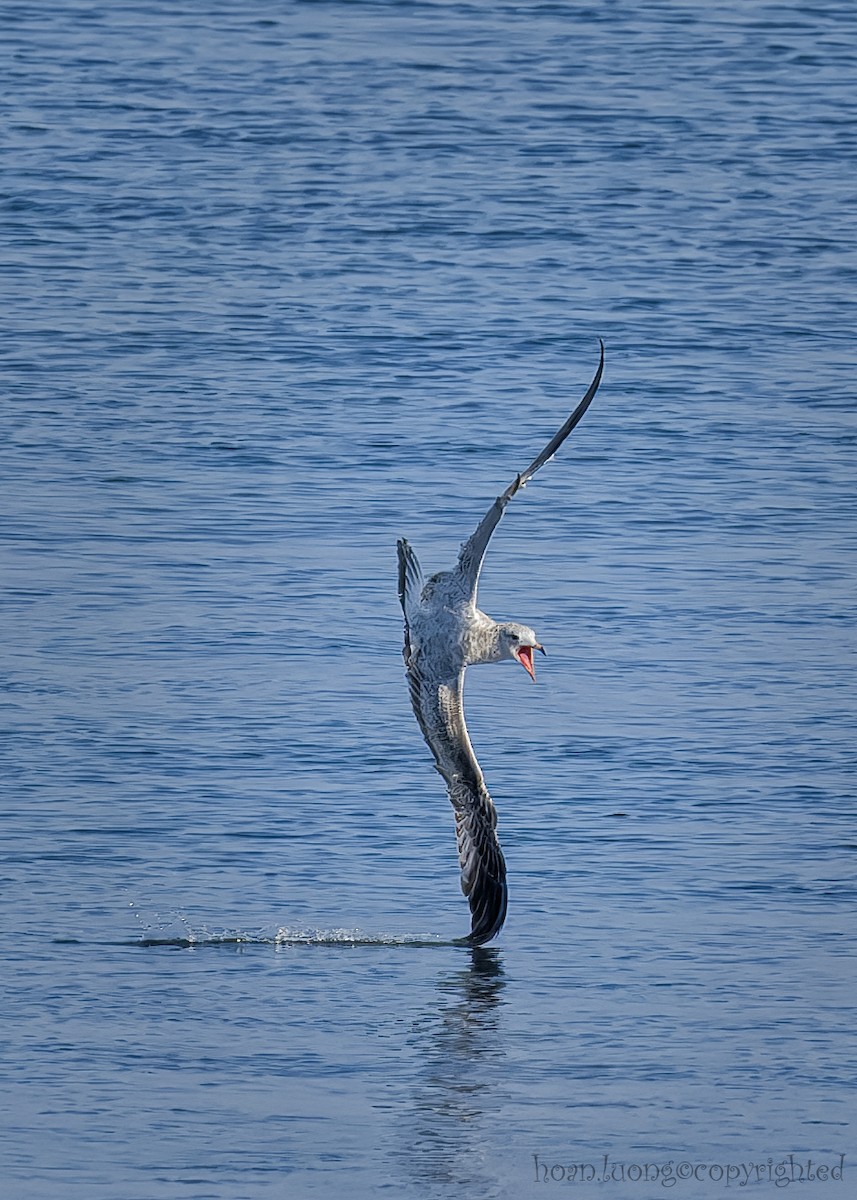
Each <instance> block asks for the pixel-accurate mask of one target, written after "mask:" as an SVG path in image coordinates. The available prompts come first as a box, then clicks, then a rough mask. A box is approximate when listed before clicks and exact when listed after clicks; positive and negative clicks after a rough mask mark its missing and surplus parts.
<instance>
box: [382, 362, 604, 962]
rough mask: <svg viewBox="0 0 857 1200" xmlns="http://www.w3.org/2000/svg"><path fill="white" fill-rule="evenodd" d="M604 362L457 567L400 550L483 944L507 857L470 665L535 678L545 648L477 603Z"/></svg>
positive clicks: (408, 633)
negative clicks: (441, 567) (500, 529)
mask: <svg viewBox="0 0 857 1200" xmlns="http://www.w3.org/2000/svg"><path fill="white" fill-rule="evenodd" d="M600 345H601V357H600V361H599V363H598V370H597V371H596V372H595V377H594V378H593V380H592V383H591V384H590V385H589V388H588V390H587V392H586V395H585V396H584V397H583V399H582V400H581V401H580V403H579V404H578V406H577V408H576V409H575V410H574V412H573V413H572V414H571V416H570V417H569V418H568V420H567V421H566V422H565V424H564V425H563V426H562V428H561V429H559V430H558V431H557V432H556V433H555V434H554V436H553V437H552V438H551V440H550V441H549V442H548V444H547V445H546V446H545V448H544V450H542V452H541V454H539V455H538V457H537V458H535V459H533V461H532V462H531V463H530V465H529V466H528V467H527V469H526V470H525V471H522V472H521V474H520V475H517V476H516V477H515V479H514V480H513V482H512V483H511V484H510V485H509V487H507V488H506V490H505V492H503V494H502V496H498V497H497V499H496V500H495V501H494V503H493V504H492V505H491V507H490V508H489V509H488V512H487V513H486V514H485V516H484V517H483V518H482V520H481V521H480V522H479V525H478V526H477V528H476V532H475V533H474V534H473V535H472V536H471V537H470V538H468V540H467V541H466V542H464V543H463V544H462V547H461V552H460V554H459V556H458V562H457V563H456V565H455V566H454V567H453V569H452V570H451V571H440V572H438V574H436V575H432V576H431V577H430V578H429V579H428V580H427V581H424V580H423V574H422V571H421V570H420V564H419V562H418V561H417V556H416V555H415V554H414V551H413V549H412V548H411V546H410V544H409V543H408V542H407V541H405V539H404V538H402V539H401V540H400V541H399V542H398V551H399V600H400V601H401V604H402V610H403V612H404V614H405V645H404V650H403V651H402V653H403V655H404V659H405V668H406V672H407V679H408V688H409V690H410V696H411V704H412V705H413V709H414V713H415V714H416V718H417V722H418V723H419V727H420V729H421V730H422V733H423V737H424V738H425V740H426V742H427V743H428V747H429V749H430V750H431V752H432V754H433V755H434V759H435V765H436V767H437V770H438V771H439V772H440V774H441V775H442V776H443V778H444V780H445V781H446V787H447V791H448V793H449V799H450V801H451V802H452V808H453V812H454V814H455V832H456V837H457V841H458V858H459V861H460V863H461V890H462V891H463V892H464V894H465V896H466V897H467V899H468V901H469V903H470V915H471V927H470V934H469V935H468V937H467V938H466V939H465V940H466V941H467V942H468V943H469V944H470V945H472V946H481V945H484V943H485V942H490V941H491V939H492V938H494V937H496V936H497V934H498V933H499V932H500V929H501V928H502V925H503V922H504V920H505V919H506V903H507V896H508V890H507V886H506V862H505V859H504V858H503V852H502V850H501V849H500V843H499V841H498V840H497V812H496V809H495V808H494V803H493V801H492V800H491V797H490V795H489V794H488V789H487V787H486V786H485V778H484V776H483V774H482V770H481V768H480V766H479V763H478V762H477V761H476V755H475V754H474V752H473V746H472V745H471V742H470V736H469V734H468V732H467V725H466V724H465V721H464V704H463V693H464V672H465V670H466V668H467V667H472V666H475V665H476V664H477V663H493V662H502V661H503V660H504V659H507V658H508V659H514V660H515V661H517V662H519V663H520V664H521V666H522V667H523V668H524V670H525V671H526V672H527V673H528V674H529V675H530V677H531V678H532V679H533V680H534V681H535V678H536V673H535V669H534V667H533V651H535V650H540V651H541V652H542V654H544V653H545V650H544V647H543V646H542V645H540V643H539V640H538V638H537V637H536V635H535V633H534V632H533V630H532V629H530V628H529V627H528V626H526V625H520V624H519V623H518V622H516V621H499V622H498V621H494V620H492V619H491V617H489V616H487V615H486V614H485V613H484V612H481V611H480V610H479V609H478V608H477V607H476V590H477V587H478V584H479V572H480V570H481V567H482V560H483V558H484V557H485V550H486V548H487V546H488V542H489V540H490V538H491V534H492V533H493V532H494V530H495V528H496V527H497V523H498V522H499V520H500V518H501V517H502V515H503V512H504V510H505V508H506V505H507V504H508V503H509V501H510V500H511V499H512V497H513V496H514V495H515V494H516V493H517V492H519V491H520V490H521V488H522V487H524V486H525V484H527V483H528V482H529V481H530V479H532V477H533V476H534V475H535V473H536V471H538V470H539V468H540V467H543V466H544V464H545V463H546V462H547V461H548V460H549V459H550V458H552V457H553V455H554V454H555V453H556V452H557V450H558V449H559V448H560V446H561V445H562V444H563V442H564V441H565V439H566V438H567V437H568V435H569V434H570V433H571V431H572V429H574V427H575V425H577V423H578V422H579V421H580V419H581V418H582V417H583V414H584V413H585V412H586V410H587V408H588V407H589V405H590V404H591V403H592V399H593V397H594V395H595V393H596V392H597V391H598V385H599V384H600V382H601V375H602V372H603V370H604V343H603V342H601V343H600Z"/></svg>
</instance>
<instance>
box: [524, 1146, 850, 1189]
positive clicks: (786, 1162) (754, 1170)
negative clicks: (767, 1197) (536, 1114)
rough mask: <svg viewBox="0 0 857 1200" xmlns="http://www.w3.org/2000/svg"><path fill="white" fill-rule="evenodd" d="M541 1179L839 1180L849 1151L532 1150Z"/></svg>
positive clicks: (577, 1182) (786, 1183)
mask: <svg viewBox="0 0 857 1200" xmlns="http://www.w3.org/2000/svg"><path fill="white" fill-rule="evenodd" d="M533 1166H534V1169H535V1181H536V1183H557V1184H571V1185H572V1186H578V1187H580V1186H586V1185H587V1184H593V1183H594V1184H598V1183H626V1184H628V1185H629V1186H633V1185H635V1184H640V1183H648V1184H655V1185H656V1186H659V1187H662V1188H673V1187H680V1186H681V1185H682V1184H683V1183H713V1184H718V1185H719V1186H721V1187H727V1188H745V1187H750V1186H751V1185H755V1184H763V1183H769V1184H773V1185H774V1187H778V1188H785V1187H790V1186H791V1185H792V1184H798V1185H800V1184H802V1183H830V1182H833V1183H838V1182H840V1181H841V1180H842V1179H843V1178H844V1174H845V1155H844V1154H840V1155H838V1156H834V1157H832V1158H827V1159H825V1158H810V1157H809V1156H808V1155H804V1154H787V1155H785V1156H781V1157H778V1158H775V1157H773V1156H768V1157H766V1158H763V1159H756V1158H749V1157H748V1158H747V1159H744V1160H740V1161H736V1162H701V1161H695V1160H693V1159H689V1158H670V1159H666V1160H664V1161H662V1162H622V1161H619V1160H618V1159H617V1160H614V1159H612V1158H611V1157H610V1155H609V1154H603V1155H601V1157H600V1158H598V1159H595V1160H592V1159H590V1160H582V1161H578V1162H569V1161H566V1162H560V1161H558V1160H556V1159H554V1160H553V1161H550V1160H548V1159H546V1158H543V1157H542V1156H541V1155H539V1154H534V1155H533Z"/></svg>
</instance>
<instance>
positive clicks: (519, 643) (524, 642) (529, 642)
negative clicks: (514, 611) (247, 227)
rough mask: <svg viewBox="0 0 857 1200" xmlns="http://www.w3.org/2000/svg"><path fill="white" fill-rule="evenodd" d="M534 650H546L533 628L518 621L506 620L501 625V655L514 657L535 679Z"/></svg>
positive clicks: (543, 651)
mask: <svg viewBox="0 0 857 1200" xmlns="http://www.w3.org/2000/svg"><path fill="white" fill-rule="evenodd" d="M534 650H541V652H542V654H544V653H545V652H546V651H545V648H544V646H542V645H541V643H540V642H539V640H538V638H537V637H536V635H535V633H534V632H533V630H532V629H529V628H528V627H527V626H526V625H519V624H518V623H517V622H516V621H505V622H504V623H503V624H502V625H501V626H500V657H501V658H514V659H515V661H516V662H519V663H520V664H521V666H522V667H523V668H524V670H525V671H526V672H527V674H528V675H529V676H530V678H531V679H532V680H533V681H535V678H536V672H535V669H534V668H533V651H534Z"/></svg>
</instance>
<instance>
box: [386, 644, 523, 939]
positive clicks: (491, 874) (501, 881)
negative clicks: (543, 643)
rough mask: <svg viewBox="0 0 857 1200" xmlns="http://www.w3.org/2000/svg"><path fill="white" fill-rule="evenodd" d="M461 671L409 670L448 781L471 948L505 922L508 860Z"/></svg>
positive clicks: (419, 711)
mask: <svg viewBox="0 0 857 1200" xmlns="http://www.w3.org/2000/svg"><path fill="white" fill-rule="evenodd" d="M463 683H464V672H463V671H461V672H460V674H459V675H458V676H457V677H456V678H453V679H450V680H441V681H438V680H427V679H424V678H423V677H422V676H421V674H420V671H419V668H418V667H417V666H416V665H413V664H412V665H411V666H410V667H409V669H408V686H409V688H410V694H411V703H412V705H413V708H414V713H415V714H416V718H417V721H418V723H419V726H420V729H421V730H422V732H423V737H424V738H425V740H426V742H427V744H428V747H429V749H430V750H431V752H432V754H433V755H434V758H435V764H436V766H437V769H438V771H439V772H440V774H441V775H442V776H443V778H444V780H445V781H446V787H447V792H448V793H449V799H450V801H451V803H452V808H453V812H454V815H455V833H456V840H457V843H458V859H459V863H460V864H461V890H462V891H463V892H464V894H465V896H466V897H467V900H468V902H469V904H470V914H471V921H470V935H469V937H468V939H467V940H468V941H469V942H470V943H471V945H474V946H481V945H482V944H483V943H484V942H488V941H490V940H491V938H493V937H495V936H496V935H497V934H498V933H499V932H500V928H501V927H502V925H503V922H504V920H505V919H506V903H507V886H506V862H505V859H504V858H503V852H502V850H501V849H500V843H499V841H498V840H497V832H496V830H497V810H496V809H495V808H494V802H493V801H492V799H491V796H490V795H489V793H488V789H487V787H486V786H485V779H484V777H483V775H482V770H481V768H480V766H479V763H478V762H477V761H476V755H475V754H474V752H473V746H472V745H471V742H470V736H469V734H468V732H467V726H466V724H465V721H464V708H463V704H462V696H463Z"/></svg>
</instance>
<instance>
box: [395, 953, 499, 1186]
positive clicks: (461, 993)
mask: <svg viewBox="0 0 857 1200" xmlns="http://www.w3.org/2000/svg"><path fill="white" fill-rule="evenodd" d="M468 953H469V963H468V965H467V966H466V967H465V968H464V969H463V970H459V971H455V972H453V973H452V974H450V975H444V976H442V977H441V979H440V980H439V981H438V985H437V997H438V1004H437V1008H436V1009H435V1010H434V1011H432V1012H431V1013H425V1014H423V1016H422V1017H421V1018H419V1019H418V1020H417V1021H416V1022H415V1023H414V1025H413V1027H412V1029H413V1039H412V1040H413V1042H414V1044H415V1045H416V1047H417V1049H418V1050H419V1051H420V1053H421V1057H422V1067H421V1069H420V1072H419V1075H418V1077H417V1079H416V1080H415V1083H414V1086H413V1094H412V1100H411V1114H410V1119H408V1118H407V1117H406V1119H405V1121H404V1122H403V1124H402V1126H400V1134H401V1135H403V1138H404V1140H405V1142H406V1144H405V1145H404V1146H402V1145H401V1143H399V1145H398V1147H397V1152H396V1158H397V1159H399V1165H400V1168H401V1166H402V1165H404V1164H406V1173H407V1175H408V1177H409V1179H410V1180H411V1181H413V1180H414V1179H415V1178H418V1179H419V1181H420V1184H421V1186H422V1187H423V1188H424V1189H425V1188H426V1186H427V1185H428V1184H430V1183H432V1184H437V1185H443V1186H444V1187H446V1188H448V1187H449V1185H451V1184H456V1185H458V1187H466V1188H468V1189H469V1188H473V1189H474V1190H473V1194H474V1195H477V1194H479V1191H478V1189H479V1186H480V1184H481V1183H483V1182H484V1181H485V1180H486V1171H485V1168H486V1167H488V1168H489V1172H490V1164H488V1163H486V1162H485V1143H486V1138H485V1136H484V1131H485V1125H486V1124H487V1123H488V1122H491V1123H493V1122H494V1120H495V1118H496V1111H497V1108H498V1106H499V1102H500V1101H501V1100H502V1096H501V1095H498V1091H501V1090H502V1087H503V1078H504V1071H503V1059H504V1057H505V1050H504V1047H503V1041H502V1037H501V1035H500V1025H501V1009H502V1004H503V989H504V988H505V986H506V980H505V977H504V972H503V964H502V959H501V957H500V952H499V951H498V950H486V949H484V948H481V947H480V948H474V949H471V950H470V951H469V952H468ZM397 1173H398V1172H397Z"/></svg>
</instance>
